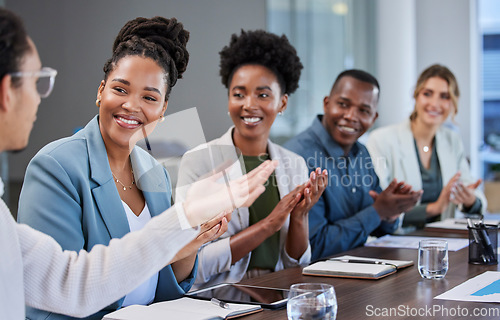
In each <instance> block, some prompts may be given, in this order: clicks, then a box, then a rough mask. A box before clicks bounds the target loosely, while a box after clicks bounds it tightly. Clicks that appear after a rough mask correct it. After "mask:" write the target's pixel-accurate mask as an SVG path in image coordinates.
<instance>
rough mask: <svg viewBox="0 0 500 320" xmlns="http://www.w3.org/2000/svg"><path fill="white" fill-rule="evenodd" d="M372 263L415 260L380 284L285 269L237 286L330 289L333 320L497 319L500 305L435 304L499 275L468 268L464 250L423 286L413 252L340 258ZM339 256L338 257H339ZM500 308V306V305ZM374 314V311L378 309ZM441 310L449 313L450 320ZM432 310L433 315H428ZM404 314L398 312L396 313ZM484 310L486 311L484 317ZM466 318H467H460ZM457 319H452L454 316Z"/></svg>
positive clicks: (370, 251)
mask: <svg viewBox="0 0 500 320" xmlns="http://www.w3.org/2000/svg"><path fill="white" fill-rule="evenodd" d="M411 235H416V236H425V237H450V238H451V237H456V238H465V237H467V234H466V233H460V232H458V233H452V232H447V233H443V232H437V231H432V230H428V229H424V230H422V231H418V232H416V233H412V234H411ZM344 254H348V255H353V256H366V257H376V258H383V259H396V260H413V261H414V262H415V263H414V265H413V266H411V267H408V268H404V269H402V270H399V271H398V272H397V273H396V274H392V275H390V276H388V277H385V278H382V279H379V280H360V279H345V278H332V277H313V276H303V275H302V273H301V268H292V269H286V270H282V271H279V272H275V273H271V274H267V275H264V276H261V277H257V278H253V279H248V280H244V281H242V282H241V283H244V284H251V285H260V286H268V287H277V288H285V289H288V288H289V287H290V285H292V284H294V283H299V282H322V283H329V284H332V285H333V286H334V288H335V292H336V294H337V303H338V313H337V319H339V320H343V319H387V318H391V317H386V316H383V314H382V312H383V311H384V309H385V310H386V312H388V311H387V310H389V309H387V308H396V310H398V313H397V316H396V317H392V319H500V304H497V303H479V302H464V301H450V300H434V299H433V298H434V297H435V296H437V295H439V294H441V293H443V292H445V291H447V290H449V289H452V288H453V287H455V286H457V285H459V284H461V283H462V282H464V281H465V280H467V279H470V278H472V277H474V276H477V275H479V274H481V273H483V272H485V271H498V270H500V268H499V266H498V265H493V266H481V265H472V264H469V263H468V254H469V251H468V248H464V249H462V250H459V251H455V252H452V251H450V252H449V270H448V273H447V274H446V276H445V278H444V279H441V280H425V279H422V278H421V277H420V274H419V273H418V271H417V250H415V249H394V248H374V247H359V248H356V249H353V250H350V251H348V252H344V253H342V255H344ZM338 256H340V255H338ZM499 302H500V301H499ZM376 308H378V309H376ZM445 308H447V309H448V316H446V315H447V313H446V310H445ZM475 308H481V310H479V311H478V312H491V313H492V314H491V315H489V316H472V314H473V312H474V309H475ZM434 309H435V310H436V311H434V312H433V313H432V310H434ZM401 310H403V311H402V312H400V311H401ZM485 310H486V311H485ZM465 312H467V314H468V316H467V317H464V316H463V315H465V314H466V313H465ZM452 315H455V316H452ZM242 319H247V320H258V319H266V320H271V319H286V309H283V310H264V311H263V312H259V313H256V314H253V315H249V316H246V317H244V318H242Z"/></svg>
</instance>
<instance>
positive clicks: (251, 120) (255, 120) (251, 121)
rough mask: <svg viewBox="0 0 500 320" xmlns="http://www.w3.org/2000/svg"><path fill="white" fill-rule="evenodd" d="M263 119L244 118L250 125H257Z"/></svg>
mask: <svg viewBox="0 0 500 320" xmlns="http://www.w3.org/2000/svg"><path fill="white" fill-rule="evenodd" d="M260 120H261V119H260V118H257V117H253V118H243V121H245V122H249V123H255V122H258V121H260Z"/></svg>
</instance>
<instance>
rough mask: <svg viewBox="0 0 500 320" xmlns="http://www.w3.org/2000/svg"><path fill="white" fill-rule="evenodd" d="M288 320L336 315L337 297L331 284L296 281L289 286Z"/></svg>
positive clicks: (332, 316) (306, 319)
mask: <svg viewBox="0 0 500 320" xmlns="http://www.w3.org/2000/svg"><path fill="white" fill-rule="evenodd" d="M287 315H288V320H299V319H300V320H312V319H318V320H319V319H327V320H330V319H331V320H333V319H335V318H336V317H337V297H336V295H335V290H334V289H333V286H332V285H329V284H324V283H297V284H294V285H292V286H291V287H290V294H289V296H288V303H287Z"/></svg>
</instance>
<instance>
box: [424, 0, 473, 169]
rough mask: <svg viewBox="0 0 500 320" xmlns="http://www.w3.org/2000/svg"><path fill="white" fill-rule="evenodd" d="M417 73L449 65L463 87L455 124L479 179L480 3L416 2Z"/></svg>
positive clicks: (464, 0) (456, 0) (465, 0)
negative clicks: (430, 66) (478, 9)
mask: <svg viewBox="0 0 500 320" xmlns="http://www.w3.org/2000/svg"><path fill="white" fill-rule="evenodd" d="M417 3H418V5H417V11H416V13H417V72H418V73H420V72H421V71H422V70H424V69H425V68H426V67H428V66H429V65H431V64H433V63H441V64H444V65H446V66H447V67H448V68H450V70H451V71H452V72H453V73H454V74H455V77H456V78H457V81H458V84H459V87H460V101H459V105H458V108H459V109H458V111H459V112H458V115H457V117H456V119H455V120H456V122H457V124H458V126H457V127H458V129H459V131H460V133H461V136H462V139H463V142H464V147H465V151H466V154H467V155H468V156H469V158H470V160H471V167H472V171H473V172H474V174H475V175H478V168H479V163H478V162H479V159H478V151H479V144H480V141H481V140H482V138H481V126H482V106H481V101H480V97H479V92H478V88H479V81H480V80H479V78H480V77H479V70H480V69H479V58H478V55H479V51H480V50H481V48H480V46H479V44H478V38H479V31H478V25H477V14H476V10H477V7H476V6H477V1H475V0H439V1H435V0H418V1H417Z"/></svg>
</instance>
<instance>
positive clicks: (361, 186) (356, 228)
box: [284, 115, 397, 260]
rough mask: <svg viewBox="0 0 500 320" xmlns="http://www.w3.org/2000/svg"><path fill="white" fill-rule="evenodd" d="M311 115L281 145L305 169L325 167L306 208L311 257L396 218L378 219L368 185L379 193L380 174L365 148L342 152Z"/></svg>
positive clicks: (341, 247) (378, 230) (352, 243)
mask: <svg viewBox="0 0 500 320" xmlns="http://www.w3.org/2000/svg"><path fill="white" fill-rule="evenodd" d="M321 119H322V116H321V115H320V116H318V117H317V118H316V119H314V121H313V123H312V125H311V126H310V127H309V128H308V129H306V130H305V131H304V132H302V133H300V134H298V135H297V136H296V137H294V138H292V139H291V140H289V141H288V142H287V143H286V144H285V145H284V146H285V148H287V149H290V150H292V151H294V152H295V153H297V154H299V155H301V156H302V157H303V158H304V159H305V160H306V163H307V166H308V167H309V170H310V171H312V170H314V169H315V168H317V167H321V168H322V169H327V170H328V175H329V176H328V186H327V188H326V189H325V192H324V193H323V195H322V196H321V198H320V199H319V201H318V202H317V203H316V204H315V205H314V206H313V207H312V209H311V210H310V211H309V238H310V243H311V248H312V259H313V260H317V259H321V258H324V257H327V256H331V255H333V254H336V253H339V252H343V251H346V250H349V249H352V248H355V247H357V246H360V245H362V244H364V243H365V241H366V239H367V238H368V236H369V235H370V234H373V235H376V236H380V235H382V234H386V233H391V232H393V231H394V230H395V229H396V227H397V223H396V222H394V223H388V222H385V221H382V220H381V219H380V217H379V215H378V213H377V212H376V210H375V208H373V206H372V204H373V198H372V197H371V196H370V195H369V193H368V192H369V191H370V190H374V191H376V192H378V193H380V192H381V191H382V190H381V188H380V186H379V179H378V177H377V175H376V173H375V170H374V168H373V164H372V161H371V158H370V154H369V153H368V151H367V149H366V147H365V146H364V145H362V144H361V143H359V142H356V143H355V144H354V146H353V147H352V148H351V150H350V151H349V153H348V154H347V155H345V154H344V151H343V150H342V148H341V147H340V146H339V145H338V144H337V143H336V142H335V141H334V140H333V139H332V137H331V136H330V134H329V133H328V131H326V129H325V128H324V127H323V125H322V123H321Z"/></svg>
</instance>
